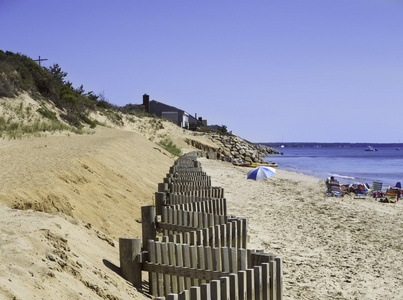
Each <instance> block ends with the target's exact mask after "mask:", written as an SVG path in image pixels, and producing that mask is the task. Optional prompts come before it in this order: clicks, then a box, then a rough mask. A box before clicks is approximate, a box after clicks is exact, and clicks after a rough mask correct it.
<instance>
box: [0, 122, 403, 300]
mask: <svg viewBox="0 0 403 300" xmlns="http://www.w3.org/2000/svg"><path fill="white" fill-rule="evenodd" d="M144 130H145V129H144ZM167 130H171V132H168V133H167V134H169V136H171V137H172V138H173V139H174V141H175V142H176V143H177V144H179V145H180V146H181V147H182V148H183V149H185V150H186V151H190V150H191V149H188V148H186V144H185V143H184V142H183V139H184V135H185V133H183V132H182V131H178V130H176V131H175V129H174V128H173V129H169V127H168V126H167ZM189 137H190V136H189ZM193 138H196V137H193ZM180 140H182V143H183V144H180V143H181V141H180ZM200 161H201V162H202V166H203V170H204V171H205V172H206V173H207V174H208V175H210V176H211V177H212V184H213V185H214V186H220V187H223V188H224V190H225V197H226V198H227V200H228V205H229V213H230V214H233V215H235V216H242V217H247V218H248V220H249V230H250V244H249V248H255V249H263V250H264V251H265V252H271V253H275V254H277V255H278V256H281V257H282V258H283V261H284V264H283V268H284V298H285V299H401V298H403V287H402V285H401V282H402V280H403V275H402V272H403V271H402V258H403V255H402V253H403V240H402V239H403V238H402V236H403V232H402V231H403V229H402V228H403V227H402V225H403V224H402V203H398V204H397V205H392V204H382V203H377V202H375V201H374V200H373V199H364V200H363V199H352V198H350V197H345V198H328V197H325V196H324V189H325V187H324V183H323V180H322V179H320V178H314V177H310V176H306V175H302V174H298V173H292V172H286V171H282V170H278V172H277V174H276V175H274V176H273V177H271V178H269V179H265V180H260V181H252V180H246V173H247V171H248V170H249V169H248V168H241V167H235V166H233V165H232V164H229V163H225V162H221V161H216V160H207V159H200ZM173 162H174V157H172V156H171V155H170V154H169V153H167V152H166V151H165V150H163V149H161V148H160V147H158V146H156V144H155V143H152V142H151V141H149V140H148V138H147V137H145V136H143V135H141V134H138V133H135V132H132V131H124V130H117V129H110V128H99V129H97V130H96V132H95V133H94V134H92V135H71V136H70V135H68V136H66V135H54V136H53V135H52V136H48V137H42V138H28V139H22V140H14V141H7V140H1V141H0V164H1V166H2V172H1V173H0V198H1V204H0V241H1V242H0V262H1V263H0V299H150V297H149V296H148V295H147V294H146V293H143V292H141V291H137V290H136V289H135V288H133V287H132V286H131V285H130V284H129V283H128V282H127V281H126V280H124V279H123V278H122V277H121V274H120V271H119V249H118V239H119V237H124V236H130V237H136V236H140V235H141V220H140V207H141V206H142V205H150V204H152V203H153V197H154V192H155V191H157V186H158V183H160V182H162V181H163V178H164V177H165V176H166V174H167V172H168V170H169V167H170V166H172V164H173ZM145 278H147V277H146V276H145Z"/></svg>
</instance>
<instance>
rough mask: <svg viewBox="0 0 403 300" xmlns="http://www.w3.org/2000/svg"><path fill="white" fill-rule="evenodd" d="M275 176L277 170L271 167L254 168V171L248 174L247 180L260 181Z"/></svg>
mask: <svg viewBox="0 0 403 300" xmlns="http://www.w3.org/2000/svg"><path fill="white" fill-rule="evenodd" d="M274 174H276V169H273V168H271V167H257V168H254V169H253V170H250V171H249V172H248V176H247V177H246V178H247V179H253V180H259V179H264V178H269V177H270V176H273V175H274Z"/></svg>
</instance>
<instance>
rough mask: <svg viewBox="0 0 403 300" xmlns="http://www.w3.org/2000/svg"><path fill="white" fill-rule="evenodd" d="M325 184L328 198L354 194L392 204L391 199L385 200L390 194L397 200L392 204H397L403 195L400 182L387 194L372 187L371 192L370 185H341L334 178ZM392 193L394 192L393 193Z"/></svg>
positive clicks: (328, 179)
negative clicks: (368, 196)
mask: <svg viewBox="0 0 403 300" xmlns="http://www.w3.org/2000/svg"><path fill="white" fill-rule="evenodd" d="M325 183H326V188H327V190H326V192H325V194H326V195H328V196H341V197H344V195H346V194H350V193H354V194H356V195H358V194H361V195H370V196H372V197H374V198H375V199H376V200H378V199H379V201H380V202H391V201H390V199H388V198H384V197H385V196H388V193H389V196H390V194H393V195H395V196H394V197H395V198H396V199H395V201H392V202H397V201H399V199H400V197H401V195H402V194H403V191H402V186H401V183H400V182H397V183H396V184H395V185H394V186H389V187H388V189H387V190H386V192H383V191H382V190H375V189H374V187H372V191H371V187H370V185H369V184H368V183H352V184H340V182H339V181H338V180H336V179H335V178H334V176H331V177H328V178H327V179H326V180H325ZM390 191H393V193H392V192H390ZM383 200H385V201H383Z"/></svg>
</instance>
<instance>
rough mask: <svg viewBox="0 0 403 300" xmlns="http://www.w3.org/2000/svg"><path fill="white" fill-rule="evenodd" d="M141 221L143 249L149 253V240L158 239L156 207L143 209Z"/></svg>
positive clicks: (144, 207)
mask: <svg viewBox="0 0 403 300" xmlns="http://www.w3.org/2000/svg"><path fill="white" fill-rule="evenodd" d="M141 221H142V223H141V224H142V233H143V249H144V250H145V251H148V240H153V239H155V237H156V235H157V234H156V230H155V206H153V205H148V206H142V207H141Z"/></svg>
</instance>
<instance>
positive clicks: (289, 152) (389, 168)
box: [262, 143, 403, 186]
mask: <svg viewBox="0 0 403 300" xmlns="http://www.w3.org/2000/svg"><path fill="white" fill-rule="evenodd" d="M262 144H264V145H267V146H269V147H272V148H274V149H276V150H278V151H280V152H282V153H283V154H282V155H271V156H269V157H267V158H265V159H266V161H268V162H276V163H277V164H278V168H279V169H283V170H289V171H296V172H300V173H304V174H308V175H313V176H316V177H320V178H323V179H325V178H327V177H329V176H335V177H336V179H338V180H339V181H340V182H341V183H343V184H347V183H368V184H370V185H371V186H372V182H373V181H382V182H383V183H384V184H385V185H395V184H396V182H398V181H400V182H402V183H403V144H371V145H370V146H372V147H373V148H375V149H377V151H365V148H366V147H367V146H369V145H368V144H349V143H282V144H279V143H262ZM281 145H284V147H281Z"/></svg>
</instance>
